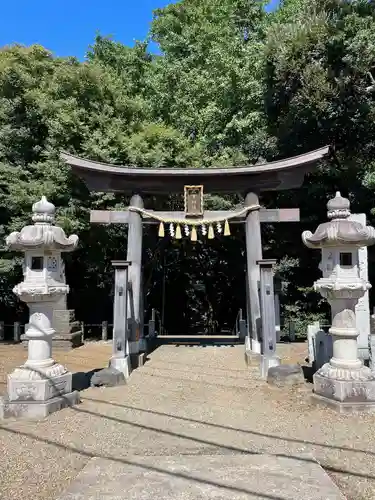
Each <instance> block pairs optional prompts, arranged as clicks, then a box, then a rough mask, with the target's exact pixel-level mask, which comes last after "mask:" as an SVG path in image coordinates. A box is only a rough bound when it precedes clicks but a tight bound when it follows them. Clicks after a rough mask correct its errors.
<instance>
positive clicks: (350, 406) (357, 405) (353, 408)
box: [311, 394, 375, 413]
mask: <svg viewBox="0 0 375 500" xmlns="http://www.w3.org/2000/svg"><path fill="white" fill-rule="evenodd" d="M311 402H312V403H315V404H318V405H322V406H328V407H329V408H332V410H335V411H337V412H338V413H375V402H365V403H361V402H350V401H349V402H348V401H344V402H341V401H336V400H335V399H330V398H326V397H324V396H320V395H319V394H312V395H311Z"/></svg>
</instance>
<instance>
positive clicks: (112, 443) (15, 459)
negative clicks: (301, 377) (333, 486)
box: [0, 345, 375, 500]
mask: <svg viewBox="0 0 375 500" xmlns="http://www.w3.org/2000/svg"><path fill="white" fill-rule="evenodd" d="M85 347H86V346H85ZM301 347H302V349H301ZM297 348H298V349H297ZM297 348H296V347H295V346H285V347H282V348H281V350H280V353H279V354H280V355H281V356H283V358H284V359H288V357H289V359H291V360H293V361H295V357H296V354H297V355H298V352H300V353H302V352H303V354H304V355H306V354H305V350H306V348H307V346H303V345H302V346H301V345H300V346H297ZM80 349H82V350H81V356H83V352H84V348H80ZM80 349H78V350H76V351H75V354H74V356H78V353H77V352H78V351H80ZM90 349H93V348H90ZM297 351H298V352H297ZM92 363H94V361H93V360H91V364H92ZM94 364H95V363H94ZM87 366H88V365H87ZM97 368H100V366H97ZM90 369H91V366H90ZM310 392H311V386H308V385H307V386H306V387H303V388H302V389H300V390H292V391H287V392H284V391H281V390H279V389H273V388H271V387H269V386H268V385H267V384H266V383H265V382H263V381H262V380H260V379H259V376H258V368H257V367H256V366H254V367H250V368H248V367H246V365H245V362H244V352H243V347H242V346H235V347H205V348H204V347H188V346H181V347H176V346H163V347H161V348H159V349H157V350H156V351H154V352H153V353H152V354H151V355H150V360H149V361H148V362H147V363H146V365H145V366H144V367H142V368H140V369H138V370H136V371H135V372H133V374H132V376H131V378H130V382H129V384H128V385H126V386H122V387H117V388H112V389H88V390H86V391H83V392H82V393H81V394H82V400H83V402H82V404H81V405H79V406H77V407H75V408H69V409H65V410H63V411H61V412H58V413H56V414H54V415H52V416H50V417H49V418H48V419H46V420H44V421H42V422H16V421H14V422H4V423H2V424H1V427H2V429H1V430H0V449H1V450H4V451H3V457H2V461H1V462H0V497H1V498H5V499H7V500H8V499H9V500H11V499H16V500H21V499H24V498H28V497H30V498H33V499H34V500H42V499H47V498H48V499H49V500H52V499H56V498H58V497H59V496H61V495H63V492H64V491H66V490H67V489H68V487H69V485H70V484H72V481H73V480H74V479H75V478H77V475H78V474H79V473H80V471H81V470H82V469H84V467H85V466H87V467H88V469H84V470H83V471H82V474H85V473H87V471H89V470H90V467H93V466H95V461H94V462H91V463H89V462H90V460H91V459H92V458H95V460H96V461H97V460H99V463H100V464H101V465H100V467H99V469H100V474H101V475H102V477H105V474H106V473H105V469H106V466H105V465H103V464H105V463H107V462H106V461H109V462H110V463H111V464H112V466H111V467H112V468H113V469H112V470H113V471H115V470H117V469H116V467H120V468H123V467H125V468H126V470H129V468H131V466H134V464H135V463H137V461H138V462H139V461H141V462H143V461H144V463H146V464H148V465H150V464H151V465H153V466H154V467H159V468H161V469H162V470H164V471H166V470H167V468H168V467H169V466H170V461H171V460H174V458H173V457H180V458H181V457H185V458H186V460H188V461H190V462H189V463H190V464H194V459H192V458H191V457H192V456H193V457H194V456H196V458H197V462H196V463H197V464H198V463H203V462H204V457H212V458H207V460H214V459H215V457H216V460H219V461H221V462H222V464H224V465H225V467H227V466H228V467H229V464H230V463H231V460H232V458H233V460H234V461H238V460H239V461H241V460H245V459H246V457H248V459H249V460H250V461H252V463H253V464H254V463H256V460H255V462H254V459H253V458H251V457H257V455H259V454H260V455H262V458H260V460H263V459H264V458H263V456H264V455H271V456H272V458H271V459H270V460H269V464H270V469H272V467H274V466H272V467H271V464H272V463H273V464H275V463H276V462H278V460H279V459H280V460H284V459H286V460H290V463H294V464H296V465H295V466H296V467H297V464H301V463H302V464H304V463H305V464H308V467H312V466H313V464H314V460H313V459H312V456H314V457H316V459H317V460H318V461H319V462H320V463H321V464H322V465H323V466H324V467H325V469H326V470H327V471H328V473H329V475H330V476H331V477H332V478H333V480H334V481H335V482H336V483H337V484H338V485H339V486H340V488H341V489H342V491H343V492H344V494H345V495H346V496H347V498H348V499H349V500H354V499H355V500H364V499H366V500H370V499H375V472H374V471H375V446H374V436H375V420H374V418H373V416H355V417H348V416H341V415H338V414H336V413H334V412H333V411H332V410H329V409H322V408H318V407H315V406H312V405H311V404H310V402H309V399H308V396H309V394H310ZM240 456H245V459H244V458H240ZM147 457H149V458H147ZM189 457H190V458H189ZM199 457H201V458H199ZM180 458H179V459H178V460H179V462H178V464H175V467H177V468H181V467H183V466H184V464H183V462H181V461H180ZM293 460H295V462H293ZM202 461H203V462H202ZM168 463H169V465H168ZM216 463H217V462H216ZM279 463H280V462H279ZM249 464H250V462H249ZM224 465H223V467H224ZM185 466H186V467H188V465H186V464H185ZM103 467H104V468H103ZM246 467H250V466H249V465H247V466H245V468H246ZM99 469H98V470H99ZM122 470H123V469H122ZM85 471H86V472H85ZM144 474H145V478H146V477H147V473H146V472H144ZM202 474H204V472H203V470H202ZM215 474H217V473H216V472H215ZM215 474H213V476H215ZM215 477H216V476H215ZM265 477H266V475H265ZM72 487H73V486H72ZM248 489H250V490H251V486H250V485H249V487H248ZM262 494H263V493H262ZM274 496H275V495H274ZM224 497H225V498H231V497H230V496H228V495H226V496H223V498H224ZM62 498H64V497H62ZM71 498H74V497H71ZM76 498H80V497H76ZM82 498H85V497H82ZM90 498H102V497H100V496H99V497H95V496H91V497H90ZM109 498H111V497H109ZM114 498H116V497H114ZM117 498H122V497H117ZM134 498H137V497H134ZM139 498H148V497H147V496H143V497H139ZM166 498H168V497H166ZM176 498H183V497H182V496H181V497H176ZM186 498H189V497H186ZM191 498H194V497H191ZM202 498H204V496H203V497H202ZM206 498H210V497H208V496H207V497H206ZM217 498H220V496H219V497H217ZM233 498H242V497H235V496H233ZM243 498H250V497H243ZM254 498H257V497H254ZM259 498H267V497H264V496H263V497H259ZM271 498H272V496H271ZM279 498H280V496H279ZM281 498H288V497H286V496H285V495H284V496H281ZM289 498H293V497H289ZM295 498H297V497H295ZM302 498H308V497H307V496H306V497H305V496H303V494H302ZM311 498H314V497H311ZM315 498H319V497H315ZM324 498H332V499H334V498H335V499H336V498H338V497H335V496H332V497H329V496H325V497H324Z"/></svg>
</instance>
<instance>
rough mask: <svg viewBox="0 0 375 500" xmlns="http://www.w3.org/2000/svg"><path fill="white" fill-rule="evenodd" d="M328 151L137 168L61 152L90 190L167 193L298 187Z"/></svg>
mask: <svg viewBox="0 0 375 500" xmlns="http://www.w3.org/2000/svg"><path fill="white" fill-rule="evenodd" d="M329 154H330V146H324V147H323V148H320V149H316V150H315V151H310V152H309V153H304V154H302V155H298V156H294V157H292V158H287V159H285V160H277V161H273V162H270V163H263V164H256V165H246V166H242V167H225V168H215V167H210V168H140V167H132V166H119V165H111V164H107V163H100V162H96V161H91V160H87V159H84V158H80V157H79V156H73V155H71V154H68V153H61V154H60V157H61V159H62V160H64V161H65V162H66V163H67V164H68V165H70V166H71V167H72V169H73V170H74V172H75V173H76V174H77V175H78V176H79V177H81V178H82V179H83V180H84V181H85V183H86V184H87V186H88V188H89V189H91V190H92V191H109V192H123V193H131V192H136V191H139V192H143V193H149V194H162V193H164V194H168V193H172V192H182V191H183V187H184V185H192V184H203V185H204V190H205V192H212V193H231V192H242V193H246V192H249V191H257V192H259V191H278V190H283V189H292V188H297V187H300V185H301V184H302V182H303V179H304V176H305V174H306V173H308V172H310V171H311V170H312V169H313V168H314V166H315V165H316V164H317V163H318V162H319V161H320V160H323V159H324V158H326V157H327V156H328V155H329Z"/></svg>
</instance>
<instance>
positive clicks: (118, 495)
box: [58, 455, 345, 500]
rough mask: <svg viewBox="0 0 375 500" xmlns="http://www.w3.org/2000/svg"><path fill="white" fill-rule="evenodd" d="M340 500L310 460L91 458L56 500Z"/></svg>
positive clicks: (339, 496) (321, 470)
mask: <svg viewBox="0 0 375 500" xmlns="http://www.w3.org/2000/svg"><path fill="white" fill-rule="evenodd" d="M124 498H126V499H132V500H146V499H149V498H155V499H158V500H204V499H206V500H211V499H215V500H249V499H253V500H254V499H256V500H260V499H262V500H264V499H268V500H300V499H304V500H345V497H344V496H343V495H342V494H341V493H340V491H339V490H338V488H337V486H335V485H334V483H333V482H332V481H331V479H330V478H329V477H328V475H327V474H326V473H325V472H324V470H323V469H322V468H321V467H320V465H319V464H318V463H317V462H315V461H314V460H313V459H312V458H311V457H307V456H306V458H305V459H291V458H285V457H276V456H272V455H257V456H254V455H226V456H223V455H221V456H220V455H216V456H204V455H203V456H186V455H184V456H172V457H171V456H158V457H155V456H154V457H149V456H147V457H139V456H138V457H129V458H128V459H126V460H119V461H112V460H105V459H102V458H93V459H92V460H90V462H89V463H88V465H87V466H86V467H85V468H84V469H83V470H82V471H81V472H80V474H79V475H78V476H77V479H76V480H75V481H73V483H72V484H71V486H70V488H69V489H68V490H67V492H65V493H64V494H63V495H62V496H60V497H59V499H58V500H122V499H124Z"/></svg>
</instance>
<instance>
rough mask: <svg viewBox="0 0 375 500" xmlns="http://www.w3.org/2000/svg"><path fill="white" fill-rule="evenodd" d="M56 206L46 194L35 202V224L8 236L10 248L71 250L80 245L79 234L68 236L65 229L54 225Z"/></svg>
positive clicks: (33, 217) (21, 249) (33, 218)
mask: <svg viewBox="0 0 375 500" xmlns="http://www.w3.org/2000/svg"><path fill="white" fill-rule="evenodd" d="M55 211H56V207H55V205H54V204H53V203H50V202H49V201H48V200H47V198H46V197H45V196H42V198H41V199H40V200H39V201H37V202H36V203H34V204H33V206H32V220H33V222H34V224H33V225H29V226H25V227H23V228H22V229H21V231H14V232H13V233H11V234H10V235H9V236H8V237H7V238H6V244H7V246H8V248H9V249H10V250H16V251H27V250H36V249H40V250H60V251H62V252H70V251H72V250H74V249H75V248H76V247H77V245H78V236H76V235H75V234H72V235H71V236H69V237H67V236H66V235H65V232H64V230H63V229H62V228H61V227H59V226H55V225H54V221H55Z"/></svg>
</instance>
